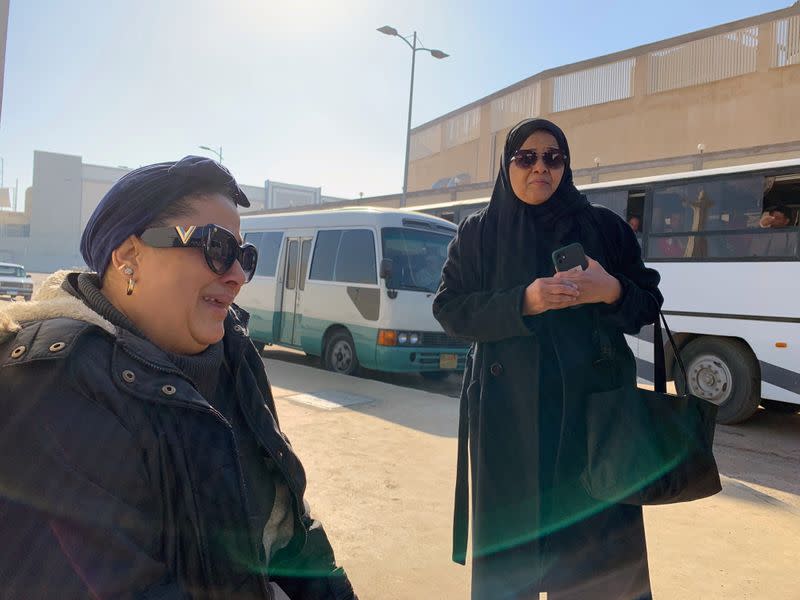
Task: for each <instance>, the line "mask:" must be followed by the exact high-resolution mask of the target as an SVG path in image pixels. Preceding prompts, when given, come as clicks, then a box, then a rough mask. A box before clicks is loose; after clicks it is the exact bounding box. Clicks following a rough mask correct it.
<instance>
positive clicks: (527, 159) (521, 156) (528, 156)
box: [511, 150, 567, 169]
mask: <svg viewBox="0 0 800 600" xmlns="http://www.w3.org/2000/svg"><path fill="white" fill-rule="evenodd" d="M540 156H541V157H542V162H543V163H544V166H546V167H547V168H548V169H560V168H561V167H563V166H564V163H565V162H567V155H566V154H564V153H563V152H562V151H561V150H545V151H544V152H542V153H541V154H539V153H538V152H536V150H517V151H516V152H514V155H513V156H512V157H511V160H512V161H514V162H515V163H516V165H517V166H518V167H521V168H523V169H530V168H531V167H532V166H533V165H535V164H536V161H538V160H539V157H540Z"/></svg>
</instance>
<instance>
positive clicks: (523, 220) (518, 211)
mask: <svg viewBox="0 0 800 600" xmlns="http://www.w3.org/2000/svg"><path fill="white" fill-rule="evenodd" d="M540 130H542V131H547V132H548V133H550V134H552V136H553V137H554V138H555V139H556V142H558V147H559V149H560V150H561V151H562V152H563V153H564V154H565V156H566V160H565V165H564V175H563V177H562V178H561V183H560V184H559V186H558V188H557V189H556V191H555V192H554V193H553V195H552V196H551V197H550V199H549V200H548V201H547V202H545V203H544V204H540V205H536V206H534V205H530V204H526V203H525V202H523V201H522V200H520V199H519V198H518V197H517V196H516V194H514V190H513V189H512V188H511V180H510V178H509V175H508V170H509V164H510V163H511V157H512V156H513V155H514V153H515V152H516V151H517V150H519V148H520V147H521V146H522V144H524V143H525V140H527V139H528V137H530V135H531V134H532V133H534V132H535V131H540ZM588 206H589V202H588V201H587V200H586V197H585V196H583V195H582V194H581V193H580V192H579V191H578V190H577V188H576V187H575V184H574V183H573V181H572V169H571V168H570V152H569V144H568V143H567V137H566V136H565V135H564V132H563V131H561V129H560V128H559V127H558V126H557V125H556V124H555V123H552V122H550V121H548V120H546V119H526V120H525V121H522V122H520V123H518V124H517V125H516V126H515V127H514V128H513V129H512V130H511V131H510V132H509V133H508V137H507V138H506V144H505V148H504V150H503V159H502V163H501V165H500V172H499V173H498V175H497V181H496V182H495V184H494V190H493V191H492V199H491V202H490V203H489V206H488V208H487V209H486V220H485V223H484V228H483V236H482V246H483V247H482V248H481V250H482V252H483V255H484V261H485V262H484V269H485V271H486V272H485V273H484V274H483V281H484V286H488V287H490V288H497V287H500V288H509V287H514V286H517V285H523V284H529V283H531V282H532V281H533V280H534V279H535V278H537V277H543V276H549V275H552V272H553V268H552V265H551V263H550V255H549V253H550V252H552V251H553V250H556V248H555V247H553V246H556V245H561V243H562V242H565V241H566V240H567V239H568V238H572V237H576V234H575V233H574V232H575V229H576V227H577V223H576V221H575V219H574V218H573V217H574V216H575V215H577V214H578V213H579V212H581V211H582V210H584V209H585V208H587V207H588ZM570 241H575V240H570ZM487 276H488V277H487Z"/></svg>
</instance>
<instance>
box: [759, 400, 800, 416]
mask: <svg viewBox="0 0 800 600" xmlns="http://www.w3.org/2000/svg"><path fill="white" fill-rule="evenodd" d="M761 406H763V407H764V410H768V411H769V412H772V413H776V414H779V415H793V414H795V413H796V412H799V411H800V404H792V403H791V402H781V401H780V400H762V401H761Z"/></svg>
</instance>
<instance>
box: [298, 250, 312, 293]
mask: <svg viewBox="0 0 800 600" xmlns="http://www.w3.org/2000/svg"><path fill="white" fill-rule="evenodd" d="M310 254H311V240H310V239H308V240H303V249H302V250H301V251H300V289H301V290H305V289H306V273H308V257H309V255H310Z"/></svg>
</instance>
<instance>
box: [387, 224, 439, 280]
mask: <svg viewBox="0 0 800 600" xmlns="http://www.w3.org/2000/svg"><path fill="white" fill-rule="evenodd" d="M381 236H382V244H383V256H384V258H390V259H392V263H393V265H392V266H393V268H392V278H391V279H390V280H389V281H387V282H386V287H388V288H391V289H395V290H414V291H421V292H429V293H433V292H435V291H436V290H437V289H438V288H439V283H440V282H441V279H442V267H444V261H445V259H446V258H447V246H448V244H449V243H450V241H451V240H452V239H453V236H452V235H445V234H441V233H433V232H430V231H419V230H417V229H410V228H404V227H384V228H383V230H382V231H381Z"/></svg>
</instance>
